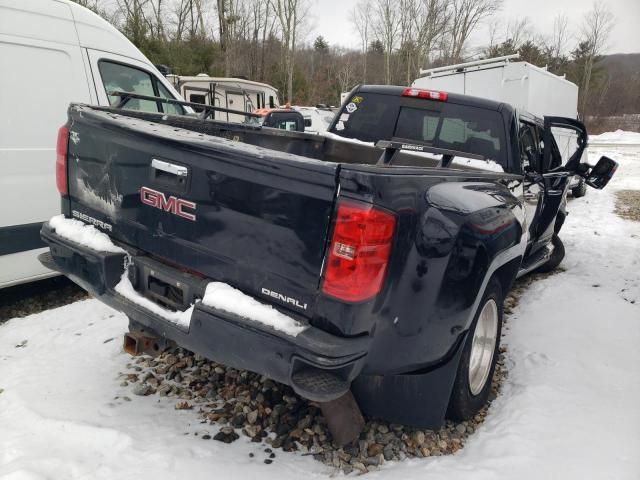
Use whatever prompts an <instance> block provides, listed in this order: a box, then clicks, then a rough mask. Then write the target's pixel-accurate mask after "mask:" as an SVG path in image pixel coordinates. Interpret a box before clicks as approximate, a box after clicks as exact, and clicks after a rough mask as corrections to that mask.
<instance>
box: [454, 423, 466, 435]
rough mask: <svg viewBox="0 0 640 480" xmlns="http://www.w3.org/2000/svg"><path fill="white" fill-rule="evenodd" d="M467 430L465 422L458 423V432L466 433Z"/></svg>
mask: <svg viewBox="0 0 640 480" xmlns="http://www.w3.org/2000/svg"><path fill="white" fill-rule="evenodd" d="M466 431H467V427H466V426H465V425H464V424H462V423H459V424H458V425H456V432H458V433H460V434H464V433H466Z"/></svg>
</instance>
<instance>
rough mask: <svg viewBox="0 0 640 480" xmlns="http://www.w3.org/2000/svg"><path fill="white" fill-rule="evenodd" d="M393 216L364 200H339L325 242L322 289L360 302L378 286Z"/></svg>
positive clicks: (375, 292) (330, 294)
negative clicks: (327, 239)
mask: <svg viewBox="0 0 640 480" xmlns="http://www.w3.org/2000/svg"><path fill="white" fill-rule="evenodd" d="M395 225H396V218H395V216H394V215H393V214H391V213H389V212H387V211H385V210H382V209H379V208H377V207H375V206H373V205H371V204H368V203H361V202H356V201H353V200H341V201H339V202H338V208H337V212H336V216H335V220H334V229H333V234H332V237H331V243H330V244H329V251H328V255H327V262H326V268H325V272H324V279H323V283H322V292H323V293H324V294H325V295H327V296H329V297H333V298H336V299H338V300H342V301H346V302H362V301H364V300H368V299H370V298H372V297H374V296H375V295H377V294H378V293H379V292H380V290H381V289H382V285H383V283H384V278H385V273H386V271H387V264H388V263H389V256H390V253H391V244H392V241H393V236H394V231H395Z"/></svg>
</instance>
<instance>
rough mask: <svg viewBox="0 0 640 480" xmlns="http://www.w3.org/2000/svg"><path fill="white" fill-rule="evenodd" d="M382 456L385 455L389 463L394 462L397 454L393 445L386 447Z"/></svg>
mask: <svg viewBox="0 0 640 480" xmlns="http://www.w3.org/2000/svg"><path fill="white" fill-rule="evenodd" d="M382 454H383V455H384V459H385V460H387V461H389V460H393V457H394V456H395V452H394V449H393V447H392V445H391V444H389V445H386V446H385V447H384V450H383V451H382Z"/></svg>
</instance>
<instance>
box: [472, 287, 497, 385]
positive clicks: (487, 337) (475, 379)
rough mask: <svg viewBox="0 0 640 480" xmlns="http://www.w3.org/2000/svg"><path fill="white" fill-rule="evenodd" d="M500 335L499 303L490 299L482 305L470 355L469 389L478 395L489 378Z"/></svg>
mask: <svg viewBox="0 0 640 480" xmlns="http://www.w3.org/2000/svg"><path fill="white" fill-rule="evenodd" d="M497 337H498V305H497V304H496V302H495V300H493V299H489V300H487V302H486V303H485V304H484V306H483V307H482V311H481V312H480V315H479V316H478V321H477V322H476V328H475V330H474V331H473V340H472V343H471V355H470V356H469V389H470V390H471V393H472V394H473V395H478V394H479V393H480V392H481V391H482V389H483V388H484V386H485V385H486V383H487V380H488V379H489V373H490V372H491V364H492V362H493V353H494V350H495V348H496V341H497Z"/></svg>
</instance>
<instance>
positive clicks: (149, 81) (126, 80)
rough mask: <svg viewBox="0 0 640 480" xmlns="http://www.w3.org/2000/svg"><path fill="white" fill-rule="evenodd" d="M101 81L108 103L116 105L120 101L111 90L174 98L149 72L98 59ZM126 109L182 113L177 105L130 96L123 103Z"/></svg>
mask: <svg viewBox="0 0 640 480" xmlns="http://www.w3.org/2000/svg"><path fill="white" fill-rule="evenodd" d="M98 67H99V69H100V75H101V77H102V83H103V85H104V88H105V91H106V93H107V96H108V97H109V103H110V104H111V105H116V104H117V103H118V102H119V101H120V97H119V96H117V95H109V93H110V92H112V91H122V92H132V93H138V94H140V95H149V96H152V97H162V98H174V97H173V95H171V93H170V92H169V90H167V89H166V88H165V87H164V85H162V84H161V83H159V82H158V81H157V79H156V78H155V77H153V76H152V75H151V74H150V73H148V72H145V71H144V70H141V69H139V68H135V67H132V66H130V65H123V64H121V63H115V62H110V61H107V60H100V61H99V62H98ZM125 108H126V109H127V110H141V111H144V112H166V113H170V114H178V115H180V114H182V113H184V110H183V109H182V107H181V106H179V105H170V104H166V103H162V102H154V101H153V100H142V99H139V98H132V99H131V100H129V101H128V102H127V104H126V105H125Z"/></svg>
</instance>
